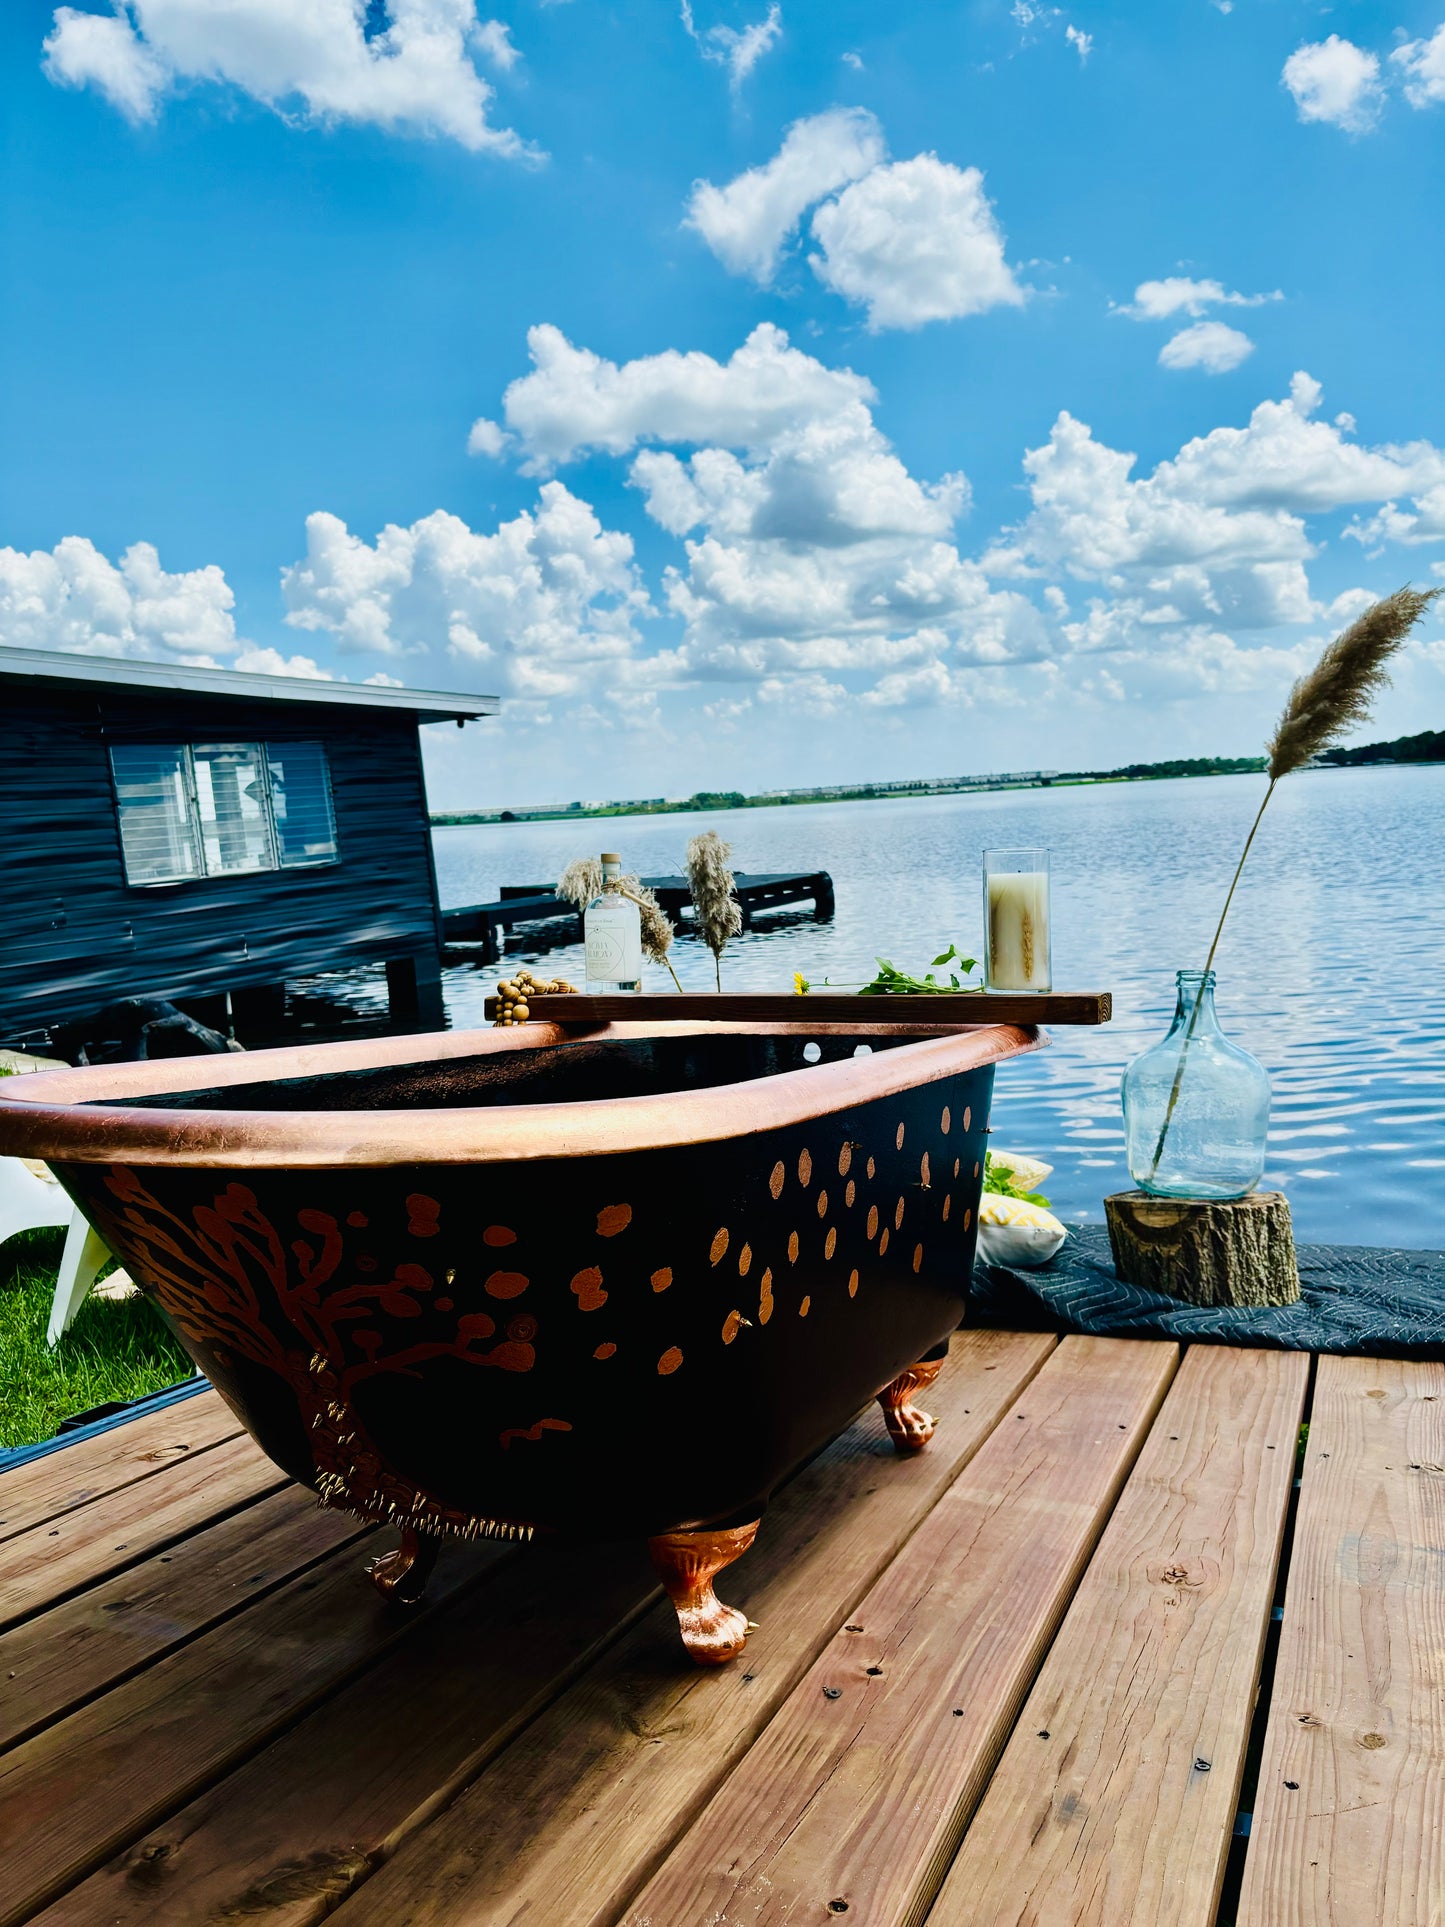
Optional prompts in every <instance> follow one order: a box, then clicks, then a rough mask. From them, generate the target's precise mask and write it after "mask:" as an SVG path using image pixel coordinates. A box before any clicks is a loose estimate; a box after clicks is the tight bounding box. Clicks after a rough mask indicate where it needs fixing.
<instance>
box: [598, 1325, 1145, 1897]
mask: <svg viewBox="0 0 1445 1927" xmlns="http://www.w3.org/2000/svg"><path fill="white" fill-rule="evenodd" d="M1177 1362H1178V1349H1177V1347H1176V1346H1174V1345H1172V1344H1165V1343H1151V1342H1143V1343H1140V1342H1131V1341H1129V1340H1126V1339H1098V1338H1067V1339H1065V1340H1064V1342H1063V1344H1062V1345H1061V1346H1060V1347H1059V1349H1058V1351H1057V1352H1056V1353H1055V1354H1054V1356H1053V1357H1052V1358H1051V1359H1050V1360H1049V1362H1048V1363H1047V1364H1046V1365H1045V1366H1044V1368H1043V1370H1042V1371H1041V1372H1040V1373H1039V1374H1038V1376H1037V1378H1036V1379H1034V1381H1033V1382H1032V1383H1031V1384H1030V1385H1029V1386H1028V1387H1027V1388H1026V1389H1025V1390H1024V1392H1023V1393H1022V1395H1021V1396H1020V1398H1019V1400H1018V1402H1017V1404H1016V1406H1015V1407H1014V1409H1013V1411H1012V1412H1010V1413H1008V1414H1007V1415H1006V1416H1005V1417H1004V1418H1003V1419H1002V1420H1001V1421H1000V1423H999V1425H998V1427H997V1428H996V1429H995V1431H994V1432H993V1434H992V1436H991V1437H990V1438H989V1439H988V1440H987V1442H986V1443H985V1444H984V1445H983V1447H982V1448H981V1449H980V1451H979V1452H978V1454H977V1455H976V1456H975V1457H974V1458H973V1459H972V1460H971V1461H970V1463H969V1464H968V1466H967V1467H966V1468H965V1469H964V1471H963V1472H962V1473H961V1475H960V1476H959V1478H958V1479H957V1480H956V1481H955V1483H954V1484H953V1486H952V1487H951V1489H950V1490H949V1491H948V1492H946V1493H945V1494H944V1495H943V1496H942V1498H941V1499H940V1500H939V1502H938V1504H937V1506H936V1507H935V1508H934V1510H933V1512H932V1513H931V1514H930V1515H929V1517H928V1519H927V1520H926V1521H925V1522H924V1524H923V1525H922V1527H921V1528H920V1529H919V1531H918V1532H917V1533H915V1534H914V1536H913V1537H912V1538H911V1539H910V1540H909V1541H908V1543H907V1545H906V1546H904V1548H903V1549H902V1551H901V1552H900V1553H899V1555H898V1557H897V1558H896V1559H895V1560H894V1561H893V1563H892V1564H891V1565H890V1566H889V1567H888V1569H887V1570H886V1571H885V1572H884V1573H883V1574H882V1576H881V1577H880V1578H879V1580H878V1581H877V1583H876V1584H875V1585H874V1586H873V1588H872V1589H871V1591H870V1592H869V1593H868V1595H867V1596H866V1597H865V1598H864V1599H862V1600H861V1601H860V1602H859V1603H858V1604H857V1605H856V1606H855V1607H854V1608H853V1609H852V1610H851V1612H850V1613H849V1614H848V1619H847V1623H846V1624H844V1625H842V1626H839V1627H837V1628H836V1629H835V1630H834V1632H833V1634H832V1637H831V1638H830V1640H829V1643H828V1645H827V1646H826V1648H825V1649H824V1651H823V1652H822V1653H821V1654H820V1655H819V1657H818V1659H817V1661H816V1663H815V1664H814V1665H813V1666H812V1667H811V1668H810V1670H809V1671H808V1673H807V1674H806V1675H805V1676H804V1678H803V1679H802V1680H800V1681H799V1683H798V1685H797V1687H796V1688H795V1690H794V1691H793V1693H792V1694H791V1695H790V1697H789V1699H788V1701H787V1703H786V1705H785V1706H784V1707H783V1708H782V1710H781V1711H780V1712H779V1713H778V1715H777V1717H776V1718H775V1719H774V1720H773V1722H772V1724H771V1725H770V1726H769V1727H768V1728H767V1730H766V1731H765V1732H764V1733H763V1734H762V1735H761V1737H760V1738H759V1740H758V1742H757V1744H756V1745H755V1746H754V1747H753V1749H752V1750H751V1752H750V1753H749V1754H748V1755H747V1758H746V1759H745V1760H743V1761H742V1762H741V1763H740V1764H739V1765H738V1766H737V1768H736V1769H735V1770H734V1772H733V1773H732V1775H731V1777H730V1778H729V1779H728V1780H727V1782H726V1783H725V1784H724V1785H723V1786H722V1788H721V1789H720V1790H719V1792H718V1793H717V1795H716V1796H715V1798H714V1799H713V1801H712V1803H711V1805H710V1806H709V1807H708V1808H707V1810H706V1811H705V1812H704V1814H703V1815H702V1817H701V1819H700V1820H699V1821H698V1823H697V1825H696V1826H694V1827H693V1828H692V1830H691V1831H690V1832H689V1833H687V1834H686V1835H684V1836H683V1838H682V1839H681V1840H680V1841H679V1842H678V1843H677V1844H676V1846H675V1847H674V1849H673V1851H672V1854H671V1855H670V1857H669V1859H668V1860H667V1862H666V1863H665V1865H664V1866H663V1867H662V1868H661V1869H660V1871H659V1872H658V1874H657V1875H656V1877H655V1878H654V1879H653V1880H652V1881H651V1882H650V1883H649V1884H648V1886H647V1887H646V1889H645V1890H644V1891H643V1892H642V1893H641V1894H640V1895H639V1896H638V1898H637V1899H636V1901H635V1902H634V1903H633V1904H632V1905H631V1906H630V1907H629V1908H628V1909H627V1911H626V1915H625V1919H626V1921H627V1922H628V1927H655V1924H656V1923H660V1922H667V1923H669V1924H671V1923H682V1922H703V1921H727V1922H728V1924H729V1927H734V1924H735V1923H736V1927H744V1923H750V1924H752V1927H761V1924H762V1923H764V1922H766V1923H770V1924H771V1923H782V1922H803V1921H808V1922H812V1921H821V1920H826V1919H828V1918H829V1916H830V1913H839V1914H841V1913H842V1912H844V1911H847V1912H848V1913H849V1914H851V1915H853V1916H854V1917H856V1918H858V1919H860V1920H864V1921H876V1922H879V1923H883V1922H886V1923H888V1927H903V1924H904V1923H909V1924H910V1927H911V1923H914V1922H917V1921H920V1920H922V1918H923V1917H924V1915H925V1914H926V1913H927V1911H928V1907H929V1905H930V1903H931V1902H932V1900H933V1897H934V1894H935V1892H936V1891H937V1888H938V1884H939V1881H940V1880H941V1878H942V1876H943V1873H944V1870H945V1869H946V1868H947V1866H948V1863H949V1859H950V1857H951V1855H952V1853H953V1851H954V1848H955V1847H956V1845H957V1843H958V1840H959V1837H960V1836H961V1834H962V1832H963V1828H964V1825H965V1823H966V1821H967V1818H968V1815H969V1813H970V1812H971V1811H972V1809H973V1806H974V1804H975V1802H976V1801H977V1799H978V1796H979V1794H980V1792H981V1791H982V1788H983V1786H984V1783H985V1781H986V1779H987V1776H988V1773H989V1771H990V1770H991V1768H992V1766H993V1763H994V1761H995V1760H996V1759H997V1757H998V1754H999V1750H1000V1749H1001V1747H1002V1746H1003V1743H1004V1740H1005V1738H1006V1736H1007V1734H1008V1731H1009V1728H1010V1726H1011V1724H1012V1722H1013V1718H1014V1715H1015V1714H1016V1712H1017V1710H1018V1706H1019V1703H1020V1701H1021V1700H1022V1698H1023V1696H1024V1694H1025V1692H1026V1691H1027V1690H1028V1686H1029V1682H1030V1681H1031V1679H1032V1678H1033V1675H1034V1672H1035V1670H1036V1668H1037V1665H1038V1662H1039V1659H1040V1657H1041V1655H1042V1654H1043V1652H1044V1650H1045V1649H1046V1647H1047V1645H1048V1642H1049V1639H1050V1636H1051V1635H1052V1633H1053V1630H1054V1628H1055V1627H1056V1626H1057V1625H1058V1623H1059V1620H1060V1618H1061V1616H1062V1614H1063V1612H1064V1609H1065V1607H1066V1605H1067V1603H1068V1601H1069V1598H1070V1596H1071V1595H1072V1593H1073V1590H1074V1587H1075V1585H1076V1584H1077V1582H1078V1579H1079V1575H1080V1574H1081V1573H1082V1572H1083V1570H1084V1566H1085V1562H1086V1561H1087V1559H1088V1557H1089V1554H1090V1551H1091V1550H1092V1548H1093V1546H1094V1544H1095V1543H1096V1541H1097V1539H1098V1537H1099V1534H1100V1532H1101V1531H1102V1530H1103V1528H1104V1524H1105V1521H1106V1520H1107V1519H1108V1517H1109V1512H1110V1509H1111V1507H1112V1505H1113V1503H1114V1500H1115V1497H1116V1496H1117V1494H1118V1492H1119V1490H1120V1488H1121V1487H1122V1485H1123V1483H1124V1480H1125V1478H1126V1476H1127V1474H1128V1471H1129V1468H1130V1466H1131V1465H1132V1464H1133V1462H1134V1458H1135V1455H1136V1454H1137V1453H1138V1451H1139V1449H1140V1447H1141V1446H1142V1445H1143V1443H1144V1440H1145V1438H1146V1436H1147V1434H1148V1431H1149V1427H1150V1425H1151V1423H1152V1421H1153V1419H1154V1415H1155V1413H1156V1412H1157V1411H1158V1409H1159V1405H1160V1401H1161V1400H1162V1399H1163V1397H1164V1395H1165V1391H1166V1389H1167V1387H1168V1385H1169V1381H1170V1378H1171V1376H1172V1375H1173V1372H1174V1369H1175V1366H1176V1364H1177ZM970 1918H972V1916H971V1915H970Z"/></svg>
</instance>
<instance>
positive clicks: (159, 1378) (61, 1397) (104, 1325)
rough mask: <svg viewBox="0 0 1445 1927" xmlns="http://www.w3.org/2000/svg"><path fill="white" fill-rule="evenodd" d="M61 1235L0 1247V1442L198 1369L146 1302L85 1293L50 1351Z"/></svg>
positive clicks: (23, 1441) (43, 1434)
mask: <svg viewBox="0 0 1445 1927" xmlns="http://www.w3.org/2000/svg"><path fill="white" fill-rule="evenodd" d="M64 1243H65V1234H64V1232H63V1231H61V1230H55V1231H26V1232H22V1233H21V1234H20V1235H19V1236H18V1237H15V1238H11V1239H10V1240H9V1241H8V1242H7V1243H6V1244H4V1245H0V1446H9V1445H29V1444H31V1443H32V1442H33V1441H34V1440H36V1439H48V1438H50V1437H52V1436H53V1434H54V1432H55V1428H56V1426H57V1425H59V1423H60V1421H61V1420H62V1419H64V1418H69V1417H70V1415H71V1414H72V1413H73V1412H85V1411H88V1410H89V1409H90V1408H91V1406H93V1405H104V1404H106V1403H107V1402H108V1401H109V1400H111V1399H126V1398H139V1397H140V1396H141V1394H142V1393H144V1392H158V1391H160V1390H161V1388H162V1387H163V1386H166V1385H174V1384H175V1383H176V1382H177V1380H178V1379H182V1378H189V1377H190V1376H191V1374H192V1372H193V1371H194V1369H195V1367H194V1366H193V1365H192V1364H191V1361H190V1359H189V1358H187V1356H186V1354H185V1352H184V1351H183V1350H182V1349H181V1347H180V1345H179V1344H178V1343H177V1341H176V1339H175V1338H174V1337H173V1336H172V1334H171V1332H170V1330H169V1329H168V1327H167V1326H166V1324H165V1321H164V1320H163V1319H162V1318H161V1317H160V1315H159V1314H158V1313H157V1312H156V1311H155V1310H154V1309H153V1308H152V1307H151V1306H150V1305H149V1304H147V1303H146V1301H145V1299H144V1298H140V1297H136V1298H124V1299H106V1298H96V1297H91V1298H89V1299H87V1301H86V1302H85V1304H84V1305H82V1306H81V1308H80V1311H79V1312H78V1313H77V1315H76V1319H75V1323H74V1324H73V1325H72V1326H71V1328H70V1330H69V1331H68V1332H67V1333H66V1334H65V1336H64V1338H62V1339H61V1341H60V1343H59V1344H58V1345H57V1346H56V1347H55V1349H54V1351H52V1350H51V1349H50V1347H49V1346H48V1345H47V1344H46V1342H45V1327H46V1325H47V1323H48V1322H49V1319H50V1301H51V1299H52V1298H53V1297H54V1295H55V1278H56V1273H57V1272H58V1270H59V1268H60V1254H61V1250H62V1248H63V1246H64Z"/></svg>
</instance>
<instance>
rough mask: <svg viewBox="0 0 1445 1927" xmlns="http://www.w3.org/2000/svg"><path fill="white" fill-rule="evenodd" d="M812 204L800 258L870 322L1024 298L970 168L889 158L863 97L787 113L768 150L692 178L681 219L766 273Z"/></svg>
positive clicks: (718, 250) (715, 247) (754, 272)
mask: <svg viewBox="0 0 1445 1927" xmlns="http://www.w3.org/2000/svg"><path fill="white" fill-rule="evenodd" d="M840 190H841V191H840ZM810 207H812V208H815V209H816V212H815V213H814V215H813V220H812V226H811V233H812V238H813V240H814V241H815V242H816V244H817V251H816V252H815V253H813V254H811V255H810V256H809V264H810V266H811V267H812V269H813V272H814V274H816V275H817V277H818V279H819V280H820V281H821V282H822V283H823V285H824V286H825V287H828V288H831V289H832V290H833V291H834V293H835V294H840V295H842V296H843V298H844V299H845V300H847V301H852V302H854V303H856V304H857V305H858V306H860V307H863V308H866V309H867V311H868V326H869V327H870V329H873V330H878V329H881V328H918V327H921V326H922V325H923V324H924V323H925V322H928V321H947V320H954V319H956V318H958V317H959V316H962V315H971V314H982V313H983V312H984V311H985V310H986V309H988V308H994V307H998V306H1000V305H1009V306H1014V307H1017V306H1020V305H1021V304H1022V302H1023V300H1024V290H1023V289H1022V288H1021V287H1020V286H1019V284H1018V282H1017V281H1016V280H1015V279H1014V275H1013V272H1012V270H1011V269H1010V267H1009V265H1008V263H1007V261H1006V260H1005V258H1004V237H1003V234H1002V231H1001V230H1000V228H999V224H998V219H997V216H996V215H995V213H994V209H993V205H992V203H991V202H990V201H989V199H988V197H987V195H986V194H985V193H984V191H983V175H982V174H981V173H980V171H979V170H978V168H976V167H955V166H954V165H953V164H952V163H951V162H948V161H941V160H939V158H938V156H937V155H936V154H918V155H915V157H914V158H913V159H912V160H910V161H890V160H889V159H888V158H887V147H886V144H885V142H884V138H883V130H882V128H881V127H880V126H879V124H878V122H877V120H876V119H875V118H874V116H873V115H872V114H870V113H867V112H865V111H864V110H863V109H862V108H833V109H831V110H830V111H829V112H827V113H823V114H814V115H812V116H811V117H810V118H808V119H806V120H801V121H797V122H795V123H794V125H793V126H792V127H790V128H789V129H788V132H787V135H786V137H785V138H784V141H783V144H782V146H781V147H780V148H779V150H778V152H777V153H776V154H775V155H774V156H773V158H772V159H771V160H770V161H768V162H766V163H764V164H763V165H762V166H760V167H753V168H749V169H748V170H747V172H746V173H743V174H739V175H738V176H737V177H736V178H735V179H734V180H731V181H729V182H727V183H726V184H725V185H724V186H722V187H718V186H715V185H714V183H713V182H711V181H699V182H697V183H696V185H695V186H694V188H693V192H692V197H691V199H690V201H689V203H688V209H687V216H686V223H685V224H686V225H687V226H689V227H692V228H695V229H696V230H697V231H698V233H700V234H701V235H702V237H703V239H704V240H705V241H706V242H707V244H708V246H709V247H710V248H711V249H712V251H713V253H714V254H716V255H717V257H718V259H719V260H720V261H721V262H722V263H723V265H724V267H726V268H727V269H728V270H729V271H730V272H731V273H733V274H747V275H751V276H752V278H753V279H754V280H756V281H758V282H761V283H763V284H764V285H766V284H767V283H768V282H769V281H771V280H772V278H773V276H774V274H775V273H776V272H777V268H778V263H779V261H780V259H781V258H782V254H783V251H784V249H785V247H786V246H787V244H788V243H789V241H790V240H791V238H792V237H793V235H794V234H795V232H796V231H797V228H798V225H799V223H800V221H801V219H802V217H803V215H804V214H805V213H806V212H807V210H808V209H809V208H810Z"/></svg>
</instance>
